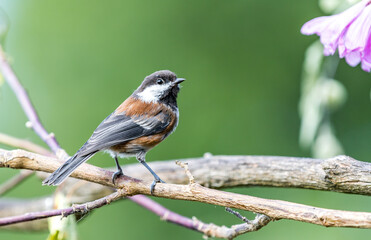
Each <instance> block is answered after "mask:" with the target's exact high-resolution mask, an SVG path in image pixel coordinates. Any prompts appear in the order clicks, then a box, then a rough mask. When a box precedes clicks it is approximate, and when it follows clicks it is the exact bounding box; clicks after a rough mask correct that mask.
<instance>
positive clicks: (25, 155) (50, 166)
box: [0, 150, 371, 228]
mask: <svg viewBox="0 0 371 240" xmlns="http://www.w3.org/2000/svg"><path fill="white" fill-rule="evenodd" d="M58 166H59V164H58V162H57V161H55V160H54V159H53V158H49V157H44V156H40V155H37V154H34V153H30V152H26V151H22V150H14V151H6V150H1V151H0V167H10V168H25V169H29V170H36V171H45V172H52V171H54V170H55V169H56V168H57V167H58ZM111 175H112V172H111V171H107V170H104V169H101V168H98V167H95V166H92V165H89V164H83V165H82V166H81V167H79V168H78V169H76V171H75V172H74V173H73V174H72V177H76V178H79V179H83V180H87V181H90V182H95V183H98V184H102V185H105V186H109V187H114V188H118V189H121V190H120V191H122V192H124V193H125V194H124V195H123V196H132V195H136V194H145V195H150V185H151V181H141V180H138V179H134V178H130V177H127V176H123V177H120V178H119V179H118V181H117V185H113V184H112V182H111ZM154 195H155V196H158V197H163V198H171V199H179V200H189V201H199V202H203V203H208V204H213V205H219V206H224V207H231V208H237V209H242V210H246V211H252V212H257V213H261V214H265V215H267V216H269V217H270V218H272V219H274V220H278V219H291V220H297V221H302V222H308V223H313V224H317V225H322V226H327V227H330V226H331V227H355V228H371V213H367V212H351V211H341V210H331V209H324V208H316V207H312V206H307V205H303V204H296V203H291V202H286V201H279V200H269V199H262V198H257V197H252V196H248V195H241V194H236V193H229V192H223V191H219V190H214V189H209V188H205V187H202V186H200V185H199V184H190V185H176V184H160V183H159V184H157V185H156V189H155V192H154Z"/></svg>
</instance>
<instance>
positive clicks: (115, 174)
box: [112, 169, 124, 184]
mask: <svg viewBox="0 0 371 240" xmlns="http://www.w3.org/2000/svg"><path fill="white" fill-rule="evenodd" d="M123 175H124V174H123V173H122V170H121V169H120V170H118V171H117V172H115V173H114V174H112V183H113V184H115V180H116V178H118V177H120V176H123Z"/></svg>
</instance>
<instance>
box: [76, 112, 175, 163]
mask: <svg viewBox="0 0 371 240" xmlns="http://www.w3.org/2000/svg"><path fill="white" fill-rule="evenodd" d="M170 121H171V118H170V116H169V115H168V114H166V113H164V112H159V113H158V114H157V115H156V116H153V117H148V116H145V115H144V116H143V115H141V116H136V117H129V116H127V115H125V114H114V113H113V114H111V115H109V116H108V117H107V118H106V119H104V120H103V122H102V123H101V124H99V126H98V127H97V129H95V131H94V133H93V135H92V136H91V137H90V138H89V140H88V141H87V142H86V143H85V144H84V145H83V146H82V147H81V148H80V150H79V151H78V152H77V153H76V155H79V156H84V155H88V154H91V153H93V152H97V151H100V150H103V149H107V148H109V147H111V146H114V145H117V144H120V143H124V142H127V141H130V140H133V139H135V138H138V137H142V136H148V135H152V134H156V133H160V132H162V131H164V130H165V129H166V127H167V126H168V125H169V124H170Z"/></svg>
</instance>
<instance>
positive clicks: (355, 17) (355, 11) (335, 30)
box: [301, 0, 371, 72]
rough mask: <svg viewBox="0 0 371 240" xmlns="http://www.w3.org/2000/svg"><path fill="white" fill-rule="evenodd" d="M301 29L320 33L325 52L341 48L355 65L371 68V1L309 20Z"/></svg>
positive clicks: (350, 63)
mask: <svg viewBox="0 0 371 240" xmlns="http://www.w3.org/2000/svg"><path fill="white" fill-rule="evenodd" d="M301 33H302V34H306V35H311V34H314V33H315V34H317V35H318V36H320V37H321V38H320V39H321V43H322V44H323V46H324V55H326V56H328V55H333V54H334V53H335V51H336V49H338V51H339V56H340V58H343V57H345V60H346V62H347V63H348V64H349V65H350V66H352V67H354V66H356V65H358V64H359V63H360V62H362V69H363V70H364V71H367V72H370V70H371V1H370V0H363V1H361V2H359V3H357V4H356V5H354V6H352V7H351V8H349V9H347V10H345V11H344V12H342V13H339V14H337V15H333V16H325V17H318V18H315V19H312V20H310V21H309V22H307V23H305V24H304V25H303V27H302V28H301Z"/></svg>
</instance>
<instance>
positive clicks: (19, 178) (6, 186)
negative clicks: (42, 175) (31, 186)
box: [0, 170, 34, 196]
mask: <svg viewBox="0 0 371 240" xmlns="http://www.w3.org/2000/svg"><path fill="white" fill-rule="evenodd" d="M33 173H34V172H33V171H29V170H21V172H20V173H18V174H17V175H16V176H14V177H12V178H11V179H9V180H8V181H6V182H5V183H3V184H1V186H0V196H1V195H4V194H5V193H6V192H8V191H9V190H10V189H12V188H13V187H14V186H16V185H18V184H19V183H21V182H23V180H25V179H27V178H28V177H29V176H31V175H32V174H33Z"/></svg>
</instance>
